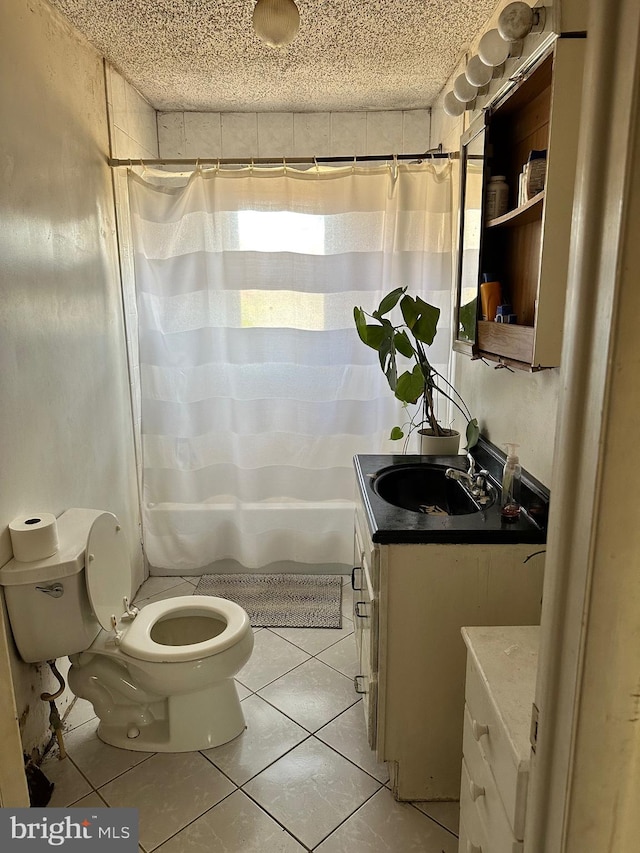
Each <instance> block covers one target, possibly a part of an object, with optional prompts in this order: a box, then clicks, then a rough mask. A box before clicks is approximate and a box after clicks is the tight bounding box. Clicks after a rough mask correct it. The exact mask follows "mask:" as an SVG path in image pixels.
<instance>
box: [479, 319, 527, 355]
mask: <svg viewBox="0 0 640 853" xmlns="http://www.w3.org/2000/svg"><path fill="white" fill-rule="evenodd" d="M533 340H534V329H533V326H518V325H516V324H515V323H493V322H491V321H490V320H479V321H478V349H479V350H480V354H482V353H493V354H495V355H498V356H504V357H505V358H509V359H513V360H515V361H522V362H525V363H527V364H529V365H531V362H532V359H533Z"/></svg>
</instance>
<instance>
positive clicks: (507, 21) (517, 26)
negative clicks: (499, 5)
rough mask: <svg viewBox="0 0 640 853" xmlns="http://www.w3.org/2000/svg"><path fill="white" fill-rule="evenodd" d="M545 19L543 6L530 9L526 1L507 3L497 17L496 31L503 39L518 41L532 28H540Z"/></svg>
mask: <svg viewBox="0 0 640 853" xmlns="http://www.w3.org/2000/svg"><path fill="white" fill-rule="evenodd" d="M544 21H545V9H544V6H541V7H538V8H536V9H532V8H531V6H529V4H528V3H521V2H516V3H509V5H508V6H505V7H504V9H503V10H502V12H500V17H499V18H498V32H499V33H500V35H501V36H502V38H503V39H504V40H505V41H519V40H520V39H523V38H525V36H528V35H529V33H530V32H531V31H532V30H534V29H535V30H536V32H537V31H539V30H542V29H543V27H544Z"/></svg>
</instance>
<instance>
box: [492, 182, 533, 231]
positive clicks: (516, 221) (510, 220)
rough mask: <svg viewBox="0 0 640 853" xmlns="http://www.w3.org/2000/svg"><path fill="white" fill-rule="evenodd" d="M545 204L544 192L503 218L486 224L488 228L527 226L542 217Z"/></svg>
mask: <svg viewBox="0 0 640 853" xmlns="http://www.w3.org/2000/svg"><path fill="white" fill-rule="evenodd" d="M543 202H544V190H542V191H541V192H539V193H538V194H537V195H536V196H534V197H533V198H530V199H529V201H526V202H525V203H524V204H521V205H520V207H516V208H515V209H514V210H510V211H509V212H508V213H505V214H503V215H502V216H496V218H495V219H490V220H489V221H488V222H487V223H486V226H485V227H486V228H500V227H501V226H502V227H503V228H515V227H516V226H517V225H527V224H528V223H529V222H535V221H536V220H537V219H540V218H541V216H542V205H543Z"/></svg>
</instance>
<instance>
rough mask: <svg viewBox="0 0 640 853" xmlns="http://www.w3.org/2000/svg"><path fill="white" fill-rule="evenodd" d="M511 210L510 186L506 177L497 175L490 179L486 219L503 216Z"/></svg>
mask: <svg viewBox="0 0 640 853" xmlns="http://www.w3.org/2000/svg"><path fill="white" fill-rule="evenodd" d="M508 210H509V185H508V184H507V179H506V177H505V176H504V175H495V176H494V177H493V178H490V179H489V183H488V184H487V194H486V198H485V217H486V218H487V220H491V219H496V218H497V217H498V216H503V215H504V214H505V213H506V212H507V211H508Z"/></svg>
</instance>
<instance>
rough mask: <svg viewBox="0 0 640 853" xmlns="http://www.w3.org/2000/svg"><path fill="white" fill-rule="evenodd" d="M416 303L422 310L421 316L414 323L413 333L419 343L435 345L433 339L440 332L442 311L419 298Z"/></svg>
mask: <svg viewBox="0 0 640 853" xmlns="http://www.w3.org/2000/svg"><path fill="white" fill-rule="evenodd" d="M416 303H417V305H418V308H419V310H420V315H419V317H418V319H417V320H416V322H415V323H414V325H413V327H412V329H411V331H412V332H413V334H414V336H415V337H416V338H417V339H418V340H419V341H422V342H423V343H425V344H427V346H430V345H431V344H432V343H433V339H434V338H435V336H436V332H437V330H438V320H439V318H440V309H439V308H436V307H435V306H434V305H429V303H428V302H424V301H423V300H422V299H420V298H419V297H418V298H417V299H416Z"/></svg>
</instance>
